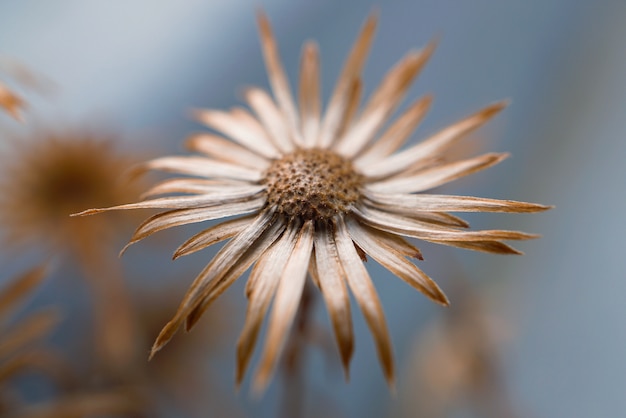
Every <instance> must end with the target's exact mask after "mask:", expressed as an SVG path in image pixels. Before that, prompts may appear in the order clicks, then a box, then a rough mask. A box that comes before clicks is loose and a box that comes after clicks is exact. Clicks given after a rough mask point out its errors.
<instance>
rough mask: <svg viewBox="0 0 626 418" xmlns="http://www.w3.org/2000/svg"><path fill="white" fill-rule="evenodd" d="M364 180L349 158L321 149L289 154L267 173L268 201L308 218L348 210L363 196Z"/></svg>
mask: <svg viewBox="0 0 626 418" xmlns="http://www.w3.org/2000/svg"><path fill="white" fill-rule="evenodd" d="M361 181H362V176H361V175H360V174H358V173H356V172H355V171H354V169H353V167H352V163H351V162H350V161H349V160H346V159H344V158H342V157H340V156H339V155H337V154H335V153H333V152H330V151H327V150H320V149H308V150H298V151H295V152H294V153H292V154H289V155H286V156H285V157H283V158H281V159H280V160H276V161H274V162H273V163H272V165H271V166H270V168H269V169H268V170H267V172H266V175H265V183H266V184H267V190H268V198H267V200H268V204H270V205H275V206H276V207H277V208H278V211H279V212H281V213H283V214H285V215H286V216H288V217H291V218H296V217H298V218H302V219H307V220H308V219H314V220H327V219H330V218H332V217H333V216H335V215H337V214H338V213H345V212H348V211H349V210H350V206H351V205H352V204H354V203H355V202H356V201H357V200H358V199H359V197H360V193H359V189H360V186H361Z"/></svg>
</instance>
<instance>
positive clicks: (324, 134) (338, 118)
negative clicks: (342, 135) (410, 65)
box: [317, 14, 377, 148]
mask: <svg viewBox="0 0 626 418" xmlns="http://www.w3.org/2000/svg"><path fill="white" fill-rule="evenodd" d="M376 21H377V16H376V15H375V14H372V15H370V17H369V18H368V19H367V21H366V22H365V25H363V29H362V30H361V33H360V34H359V37H358V38H357V40H356V42H355V43H354V46H353V47H352V51H350V55H349V56H348V58H347V59H346V63H345V64H344V67H343V70H342V72H341V75H340V76H339V78H338V79H337V84H336V85H335V89H334V91H333V94H332V96H331V98H330V101H329V103H328V108H327V109H326V113H325V114H324V118H323V120H322V128H321V131H320V136H319V138H318V142H317V146H318V147H320V148H328V147H329V146H330V145H331V144H332V143H333V141H334V140H335V139H336V136H337V132H338V131H339V128H340V126H341V125H342V123H343V120H344V118H345V115H346V111H347V110H348V108H349V106H350V95H349V94H348V93H349V92H350V90H351V89H353V88H354V80H355V79H358V78H359V75H360V73H361V68H362V67H363V64H364V63H365V58H366V57H367V54H368V52H369V49H370V46H371V43H372V38H373V36H374V30H375V29H376Z"/></svg>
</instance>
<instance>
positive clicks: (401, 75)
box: [335, 43, 435, 157]
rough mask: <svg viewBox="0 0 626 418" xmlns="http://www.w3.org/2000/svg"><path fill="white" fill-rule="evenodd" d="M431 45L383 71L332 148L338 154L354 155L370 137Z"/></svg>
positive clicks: (423, 63)
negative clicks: (360, 108) (372, 90)
mask: <svg viewBox="0 0 626 418" xmlns="http://www.w3.org/2000/svg"><path fill="white" fill-rule="evenodd" d="M434 49H435V44H434V43H431V44H429V45H427V46H426V48H424V49H423V50H422V51H420V52H410V53H409V54H407V56H406V57H405V58H404V59H402V61H400V63H398V64H397V65H396V66H395V67H394V68H392V69H391V70H390V71H389V72H388V73H387V75H386V76H385V78H384V79H383V81H382V83H381V85H380V87H379V88H378V89H377V90H376V91H375V92H374V94H373V95H372V98H371V99H370V101H369V102H368V104H367V106H366V107H365V109H364V110H363V113H362V114H361V116H360V117H359V120H358V121H357V122H356V123H355V125H354V126H353V127H352V128H351V129H350V130H349V131H348V132H347V133H346V135H345V136H343V137H342V138H341V139H339V141H338V142H337V143H336V146H335V150H336V151H337V152H338V153H339V154H341V155H343V156H345V157H354V156H355V155H357V154H358V153H359V152H361V151H362V150H363V148H364V147H365V146H366V145H367V144H368V143H369V142H370V141H371V140H372V138H374V135H375V134H376V132H378V130H379V129H380V128H381V127H382V126H383V124H384V123H385V122H386V121H387V119H388V118H389V116H390V114H391V112H393V111H394V110H395V108H396V107H397V106H398V105H399V104H400V101H401V100H402V98H403V97H404V94H405V93H406V91H407V89H408V88H409V86H410V85H411V82H412V81H413V80H414V79H415V77H416V76H417V74H418V73H419V71H420V70H421V69H422V68H423V67H424V65H425V64H426V61H428V58H430V56H431V55H432V52H433V51H434Z"/></svg>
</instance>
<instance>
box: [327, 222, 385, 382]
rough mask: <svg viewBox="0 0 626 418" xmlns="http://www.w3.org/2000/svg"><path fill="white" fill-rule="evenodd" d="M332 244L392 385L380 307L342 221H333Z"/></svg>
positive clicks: (368, 277) (383, 318) (370, 281)
mask: <svg viewBox="0 0 626 418" xmlns="http://www.w3.org/2000/svg"><path fill="white" fill-rule="evenodd" d="M335 242H336V243H337V251H338V254H339V259H340V260H341V265H342V267H343V269H344V271H345V273H346V281H347V282H348V285H349V286H350V289H352V294H353V295H354V298H355V299H356V301H357V303H358V304H359V306H360V308H361V311H362V312H363V316H364V317H365V320H366V321H367V325H368V326H369V328H370V331H371V332H372V334H373V336H374V342H375V343H376V350H377V352H378V358H379V360H380V364H381V366H382V368H383V372H384V373H385V377H386V378H387V382H389V384H390V385H393V381H394V366H393V350H392V348H391V341H390V338H389V331H388V330H387V324H386V323H385V315H384V314H383V308H382V306H381V304H380V300H379V299H378V294H377V293H376V289H375V288H374V285H373V284H372V280H371V279H370V276H369V274H368V273H367V269H366V268H365V266H364V265H363V262H362V261H361V259H360V258H359V255H358V254H357V251H356V249H355V247H354V242H353V241H352V238H350V235H349V234H348V230H347V228H346V225H345V224H344V222H343V220H340V221H338V222H337V232H336V234H335Z"/></svg>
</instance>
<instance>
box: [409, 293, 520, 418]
mask: <svg viewBox="0 0 626 418" xmlns="http://www.w3.org/2000/svg"><path fill="white" fill-rule="evenodd" d="M457 290H459V291H457V292H455V294H456V295H458V298H455V301H456V303H454V304H453V305H452V307H451V308H450V309H449V310H447V311H446V312H445V313H444V315H443V316H440V317H438V318H437V319H436V320H435V321H433V323H431V324H430V326H427V327H426V328H425V329H424V331H423V332H421V333H420V334H418V335H417V337H416V342H415V348H414V350H413V358H412V364H411V366H410V367H409V368H407V370H408V371H409V377H408V382H407V384H406V385H405V388H406V390H405V391H404V394H403V399H405V400H406V401H405V402H404V403H405V407H406V412H407V416H415V414H416V413H417V414H418V415H419V416H422V415H423V416H427V417H433V418H434V417H447V416H450V414H451V413H452V412H453V411H455V410H457V409H459V408H463V407H467V408H471V409H473V411H474V412H475V413H476V414H477V415H476V416H481V417H493V418H496V417H497V418H514V417H517V416H518V415H517V413H516V411H515V409H514V407H513V406H512V404H511V402H510V399H509V398H508V394H507V393H506V390H505V388H504V386H505V385H504V380H503V375H502V370H501V368H500V364H499V361H500V358H499V351H500V348H501V346H502V344H503V343H504V342H505V341H506V340H507V339H509V338H510V334H511V329H510V326H509V325H508V324H505V323H504V321H502V320H496V318H495V316H491V315H490V314H489V312H488V310H487V309H486V308H485V306H484V303H483V302H484V301H483V300H481V298H480V297H479V296H478V295H477V294H476V293H475V292H472V290H471V289H469V288H467V287H466V286H463V288H462V289H461V288H458V287H457Z"/></svg>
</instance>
